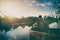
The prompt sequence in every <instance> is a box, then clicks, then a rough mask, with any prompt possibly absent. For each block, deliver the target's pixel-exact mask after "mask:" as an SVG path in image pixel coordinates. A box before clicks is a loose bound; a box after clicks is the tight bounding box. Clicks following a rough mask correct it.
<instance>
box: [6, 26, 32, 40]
mask: <svg viewBox="0 0 60 40" xmlns="http://www.w3.org/2000/svg"><path fill="white" fill-rule="evenodd" d="M30 29H31V27H29V26H24V27H23V26H19V27H18V28H16V29H13V30H11V31H8V32H7V34H8V36H9V40H13V39H14V40H15V39H16V40H29V36H30V35H29V30H30Z"/></svg>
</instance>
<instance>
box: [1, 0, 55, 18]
mask: <svg viewBox="0 0 60 40" xmlns="http://www.w3.org/2000/svg"><path fill="white" fill-rule="evenodd" d="M55 1H56V0H0V10H1V11H2V12H4V14H5V15H7V16H15V17H18V18H19V17H22V16H24V17H27V16H38V15H42V16H45V15H51V14H53V13H54V10H55V8H54V4H53V3H55Z"/></svg>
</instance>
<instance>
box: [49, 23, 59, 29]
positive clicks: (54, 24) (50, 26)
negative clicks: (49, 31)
mask: <svg viewBox="0 0 60 40" xmlns="http://www.w3.org/2000/svg"><path fill="white" fill-rule="evenodd" d="M49 28H56V29H60V25H59V24H57V23H56V22H54V23H51V24H49Z"/></svg>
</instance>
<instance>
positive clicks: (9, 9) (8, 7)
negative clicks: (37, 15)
mask: <svg viewBox="0 0 60 40" xmlns="http://www.w3.org/2000/svg"><path fill="white" fill-rule="evenodd" d="M1 9H2V11H3V12H4V15H6V16H14V17H17V18H20V17H21V16H22V15H23V14H22V13H21V12H22V9H21V8H19V6H18V5H17V4H14V3H5V4H4V5H3V6H2V8H1Z"/></svg>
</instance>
